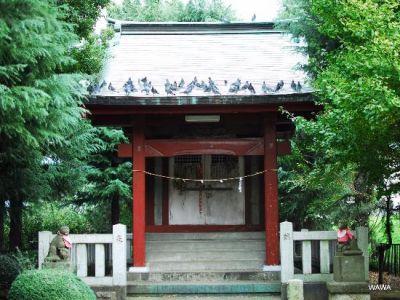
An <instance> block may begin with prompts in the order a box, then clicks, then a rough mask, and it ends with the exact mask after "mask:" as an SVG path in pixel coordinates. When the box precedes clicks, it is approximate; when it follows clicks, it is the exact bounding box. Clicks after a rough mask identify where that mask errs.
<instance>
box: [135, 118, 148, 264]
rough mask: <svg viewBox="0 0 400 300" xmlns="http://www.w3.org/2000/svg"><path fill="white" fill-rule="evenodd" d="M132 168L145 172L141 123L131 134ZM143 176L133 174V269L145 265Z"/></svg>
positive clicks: (139, 173)
mask: <svg viewBox="0 0 400 300" xmlns="http://www.w3.org/2000/svg"><path fill="white" fill-rule="evenodd" d="M132 138H133V143H132V153H133V159H132V168H133V169H138V170H145V155H144V152H145V151H144V150H145V148H144V126H143V123H142V124H139V125H138V126H135V129H134V130H133V134H132ZM145 186H146V180H145V174H144V173H143V172H133V193H132V195H133V211H132V227H133V238H132V246H133V251H132V256H133V257H132V262H133V266H134V267H144V266H145V265H146V240H145V217H146V215H145V213H146V208H145V205H146V202H145V197H146V196H145Z"/></svg>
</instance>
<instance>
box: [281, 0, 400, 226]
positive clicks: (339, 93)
mask: <svg viewBox="0 0 400 300" xmlns="http://www.w3.org/2000/svg"><path fill="white" fill-rule="evenodd" d="M284 17H289V18H290V19H291V20H289V22H288V23H286V24H284V26H286V28H288V29H289V30H290V31H291V33H293V35H294V37H295V38H297V39H301V38H305V40H306V43H307V44H306V46H305V47H303V50H306V52H307V53H308V55H309V57H310V60H309V64H308V66H306V70H307V71H308V72H309V74H310V77H311V80H312V85H313V86H314V88H315V90H316V91H317V92H316V95H317V97H318V101H319V103H320V104H322V105H323V106H324V110H323V112H322V113H320V114H319V115H318V116H317V118H316V119H315V120H312V121H306V120H304V119H301V118H299V119H297V126H298V128H300V129H301V130H304V131H306V132H307V134H309V135H310V136H312V137H313V140H312V146H311V148H312V149H313V151H314V152H316V153H323V156H321V157H320V158H319V161H318V162H317V163H316V167H318V168H319V169H320V170H321V171H323V170H324V168H325V169H326V168H329V170H331V171H332V172H337V170H344V169H349V168H350V169H351V170H353V172H354V173H353V187H354V189H353V193H352V194H351V195H349V197H348V201H347V203H348V207H359V208H361V207H364V209H363V210H362V211H361V212H359V213H356V214H355V215H354V218H355V219H356V220H357V223H358V224H361V225H367V223H368V216H369V213H370V210H371V207H372V208H373V207H376V206H375V205H376V200H377V199H380V198H381V197H382V196H387V195H388V194H389V195H390V194H391V193H393V192H395V191H396V190H397V189H398V187H397V185H395V184H392V183H393V180H392V177H393V174H396V173H397V172H398V171H399V164H398V162H399V155H400V151H399V137H400V136H399V134H400V131H399V130H398V127H399V124H400V122H399V121H400V109H399V107H400V76H399V65H400V39H399V35H400V31H399V28H400V27H399V25H400V24H399V22H400V3H399V2H398V1H395V0H388V1H378V0H366V1H364V0H363V1H361V0H351V1H345V0H341V1H333V0H332V1H331V0H328V1H326V0H324V1H322V0H316V1H309V0H302V1H292V0H288V1H285V12H284ZM366 208H368V209H366Z"/></svg>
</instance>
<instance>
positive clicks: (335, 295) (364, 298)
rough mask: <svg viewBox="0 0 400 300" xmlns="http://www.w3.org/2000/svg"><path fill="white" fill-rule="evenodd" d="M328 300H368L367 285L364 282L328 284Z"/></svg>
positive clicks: (333, 282) (334, 282)
mask: <svg viewBox="0 0 400 300" xmlns="http://www.w3.org/2000/svg"><path fill="white" fill-rule="evenodd" d="M326 287H327V289H328V293H329V300H370V299H371V298H370V295H369V289H368V284H367V283H366V282H365V281H364V282H336V281H332V282H328V283H327V284H326Z"/></svg>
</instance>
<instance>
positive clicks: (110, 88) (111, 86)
mask: <svg viewBox="0 0 400 300" xmlns="http://www.w3.org/2000/svg"><path fill="white" fill-rule="evenodd" d="M108 90H109V91H112V92H115V88H114V87H113V85H112V84H111V82H110V84H109V85H108Z"/></svg>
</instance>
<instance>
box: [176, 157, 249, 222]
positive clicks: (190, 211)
mask: <svg viewBox="0 0 400 300" xmlns="http://www.w3.org/2000/svg"><path fill="white" fill-rule="evenodd" d="M173 164H174V159H173V158H170V160H169V174H170V176H172V175H173V170H174V165H173ZM239 174H241V175H243V174H244V160H243V157H240V158H239ZM238 183H239V182H238V181H237V180H235V181H230V182H224V183H213V187H231V190H224V191H218V190H209V191H207V190H205V191H180V190H179V189H177V188H176V187H175V186H174V184H173V182H172V181H170V183H169V191H170V192H169V209H170V211H169V223H170V224H175V225H177V224H180V225H183V224H186V225H196V224H197V225H198V224H214V225H240V224H244V223H245V214H244V207H245V205H244V203H245V200H244V199H245V198H244V195H245V192H244V180H243V182H242V191H241V192H239V190H238ZM200 197H201V210H200V208H199V198H200Z"/></svg>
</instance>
